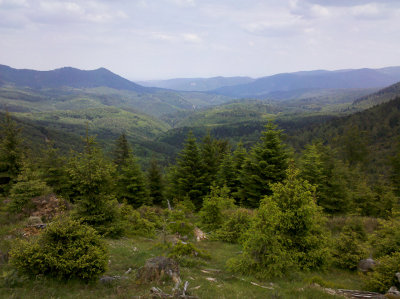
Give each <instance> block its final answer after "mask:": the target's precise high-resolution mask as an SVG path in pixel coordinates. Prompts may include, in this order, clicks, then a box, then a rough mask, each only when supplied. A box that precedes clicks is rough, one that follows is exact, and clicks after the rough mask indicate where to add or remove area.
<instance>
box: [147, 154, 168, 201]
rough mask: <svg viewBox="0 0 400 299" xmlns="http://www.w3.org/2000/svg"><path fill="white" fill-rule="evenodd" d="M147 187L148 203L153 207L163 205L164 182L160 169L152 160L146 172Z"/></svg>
mask: <svg viewBox="0 0 400 299" xmlns="http://www.w3.org/2000/svg"><path fill="white" fill-rule="evenodd" d="M147 186H148V190H149V198H150V201H151V202H152V203H153V204H154V205H158V206H161V205H164V204H165V198H164V181H163V176H162V172H161V169H160V167H159V166H158V163H157V161H156V160H154V159H152V160H151V162H150V167H149V169H148V171H147Z"/></svg>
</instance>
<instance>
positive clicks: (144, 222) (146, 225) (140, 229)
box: [121, 204, 156, 237]
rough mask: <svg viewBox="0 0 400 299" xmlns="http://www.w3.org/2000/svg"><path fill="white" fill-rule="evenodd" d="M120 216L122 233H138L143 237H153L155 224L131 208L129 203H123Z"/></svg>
mask: <svg viewBox="0 0 400 299" xmlns="http://www.w3.org/2000/svg"><path fill="white" fill-rule="evenodd" d="M121 216H122V218H123V220H124V222H125V223H124V233H126V234H127V235H138V236H144V237H154V236H155V233H156V225H155V224H154V223H153V222H151V221H149V220H148V219H146V218H143V217H142V216H141V215H140V213H139V212H138V211H136V210H134V209H133V208H132V206H131V205H128V204H123V205H122V207H121Z"/></svg>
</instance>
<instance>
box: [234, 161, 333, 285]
mask: <svg viewBox="0 0 400 299" xmlns="http://www.w3.org/2000/svg"><path fill="white" fill-rule="evenodd" d="M271 191H272V195H270V196H266V197H264V198H263V200H262V202H261V205H260V207H259V209H258V212H257V214H256V216H255V218H254V221H253V222H252V225H251V227H250V229H249V230H248V232H247V233H246V236H245V238H244V240H245V242H244V245H243V254H242V256H241V257H239V258H236V259H233V260H231V261H230V262H229V266H230V268H231V269H233V270H236V271H239V272H244V273H246V274H254V275H256V276H257V277H259V278H263V279H265V278H268V277H272V276H283V275H285V274H287V273H288V272H289V271H296V270H310V269H318V268H321V267H323V266H324V265H325V264H326V262H327V260H328V257H329V250H328V236H327V233H326V231H325V230H324V218H323V215H322V211H321V208H319V207H318V206H317V205H316V203H315V193H314V192H315V187H314V186H312V185H310V184H309V183H308V182H307V181H305V180H302V179H300V178H299V176H298V170H296V169H295V168H294V166H293V163H292V164H291V166H290V167H289V169H288V171H287V175H286V179H285V180H284V181H283V182H279V183H275V184H272V185H271Z"/></svg>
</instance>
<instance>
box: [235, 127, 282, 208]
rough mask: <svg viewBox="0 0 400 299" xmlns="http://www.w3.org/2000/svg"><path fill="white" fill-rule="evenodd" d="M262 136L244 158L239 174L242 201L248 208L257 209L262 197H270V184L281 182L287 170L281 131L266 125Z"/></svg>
mask: <svg viewBox="0 0 400 299" xmlns="http://www.w3.org/2000/svg"><path fill="white" fill-rule="evenodd" d="M262 135H263V136H262V137H261V142H260V143H258V144H257V145H255V146H254V147H253V148H252V149H251V151H250V153H249V155H248V156H247V157H246V159H245V161H244V165H243V169H242V173H241V183H242V194H241V196H242V201H243V204H245V205H246V206H250V207H257V206H258V205H259V202H260V200H261V198H262V197H264V196H265V195H271V192H272V190H271V184H273V183H276V182H280V181H282V180H283V179H284V178H285V171H286V168H287V157H288V155H287V153H286V151H285V146H284V145H283V143H282V141H281V131H280V130H277V129H276V125H273V124H272V123H268V125H267V126H266V130H265V131H264V132H263V133H262Z"/></svg>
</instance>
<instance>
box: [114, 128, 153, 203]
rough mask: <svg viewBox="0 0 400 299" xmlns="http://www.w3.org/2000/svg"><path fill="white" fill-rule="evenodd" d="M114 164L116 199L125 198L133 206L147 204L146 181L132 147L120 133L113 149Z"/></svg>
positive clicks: (122, 199)
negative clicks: (115, 170) (115, 169)
mask: <svg viewBox="0 0 400 299" xmlns="http://www.w3.org/2000/svg"><path fill="white" fill-rule="evenodd" d="M114 164H115V165H116V167H117V180H116V195H117V198H118V201H120V202H122V201H124V200H126V201H127V202H128V203H129V204H130V205H132V206H133V207H135V208H138V207H140V206H141V205H144V204H149V197H148V192H147V188H146V181H145V177H144V174H143V172H142V170H141V169H140V166H139V164H138V163H137V161H136V158H135V156H134V155H133V152H132V149H131V147H130V146H129V144H128V141H127V140H126V136H125V134H122V135H121V136H120V137H119V138H118V140H117V142H116V148H115V150H114Z"/></svg>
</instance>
